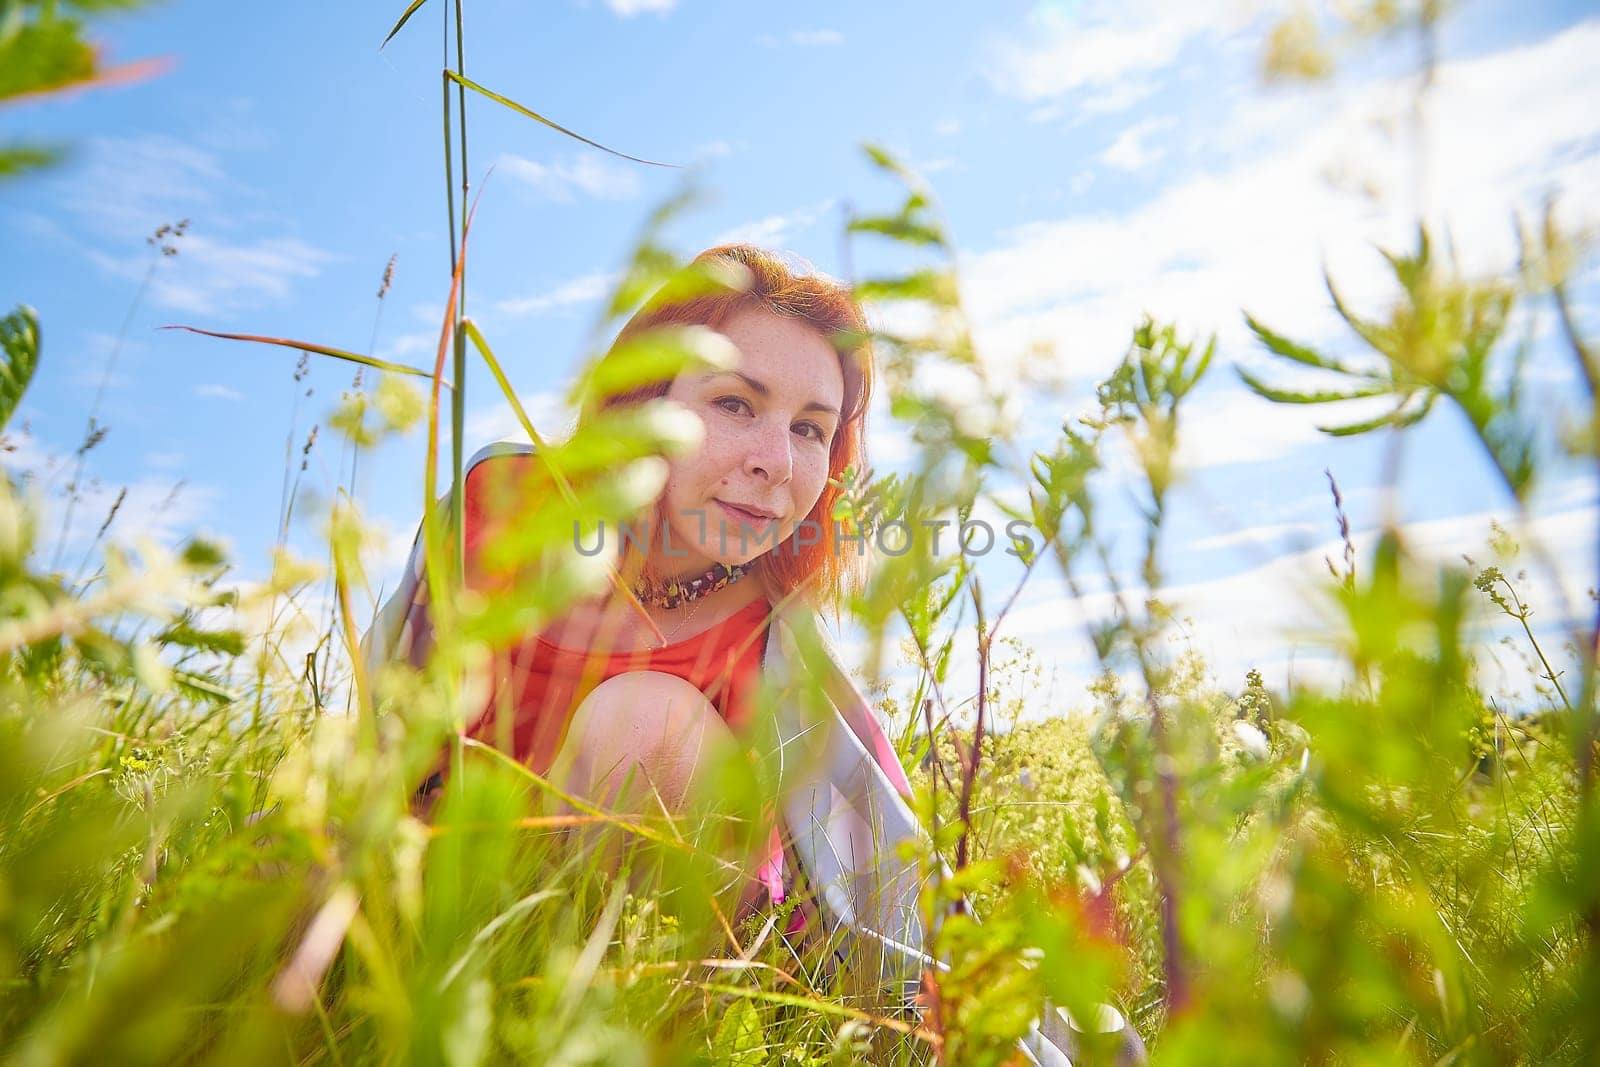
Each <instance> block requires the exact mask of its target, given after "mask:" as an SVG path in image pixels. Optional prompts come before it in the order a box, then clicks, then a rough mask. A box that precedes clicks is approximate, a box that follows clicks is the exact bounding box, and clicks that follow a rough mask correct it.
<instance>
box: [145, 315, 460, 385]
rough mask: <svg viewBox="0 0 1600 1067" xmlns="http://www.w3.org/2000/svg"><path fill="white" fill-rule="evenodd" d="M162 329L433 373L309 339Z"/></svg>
mask: <svg viewBox="0 0 1600 1067" xmlns="http://www.w3.org/2000/svg"><path fill="white" fill-rule="evenodd" d="M157 328H158V329H162V330H188V331H189V332H190V333H198V334H203V335H205V336H206V337H220V338H222V339H223V340H224V341H250V342H253V343H254V344H258V345H277V346H278V347H280V348H292V349H294V350H295V351H297V352H310V353H312V354H313V355H318V356H332V357H333V358H334V359H342V360H345V361H346V362H349V363H360V364H361V365H362V366H364V367H372V368H374V369H376V370H386V371H390V372H392V373H394V374H409V375H411V376H412V377H414V378H432V377H433V375H432V374H430V373H429V372H428V371H425V370H423V369H422V368H421V367H408V366H406V365H405V364H404V363H390V362H389V361H388V360H386V359H378V358H376V357H375V356H364V355H362V354H361V353H359V352H346V351H345V350H344V349H342V348H329V347H328V346H327V345H317V344H312V343H311V342H309V341H291V340H289V339H288V338H286V337H263V336H261V335H259V334H253V333H224V332H222V331H220V330H202V329H200V327H198V326H160V327H157ZM444 386H445V388H446V389H450V388H453V386H452V385H451V384H450V382H449V381H448V380H446V381H445V383H444Z"/></svg>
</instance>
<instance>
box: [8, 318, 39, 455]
mask: <svg viewBox="0 0 1600 1067" xmlns="http://www.w3.org/2000/svg"><path fill="white" fill-rule="evenodd" d="M0 352H3V353H4V358H5V362H4V363H3V364H0V429H4V428H5V425H6V423H7V422H9V421H10V420H11V413H12V412H14V411H16V410H17V405H18V404H20V403H21V402H22V394H23V393H24V392H26V391H27V389H28V383H29V382H30V381H32V380H33V372H34V371H35V370H37V369H38V367H39V316H38V314H37V313H36V312H35V311H34V310H33V309H32V308H31V307H28V306H27V305H25V304H24V305H22V306H20V307H18V308H17V310H15V311H13V312H12V313H11V314H9V315H7V316H6V317H5V318H3V319H0Z"/></svg>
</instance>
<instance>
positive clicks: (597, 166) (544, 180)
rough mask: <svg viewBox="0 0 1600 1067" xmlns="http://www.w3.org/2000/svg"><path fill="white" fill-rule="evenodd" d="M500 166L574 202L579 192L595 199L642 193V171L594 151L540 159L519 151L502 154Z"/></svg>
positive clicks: (549, 195)
mask: <svg viewBox="0 0 1600 1067" xmlns="http://www.w3.org/2000/svg"><path fill="white" fill-rule="evenodd" d="M497 166H498V167H499V169H500V170H501V171H503V172H504V173H506V174H508V175H510V176H511V177H512V178H513V179H514V180H516V181H518V182H521V183H522V184H523V185H525V186H526V187H527V188H529V189H531V190H532V191H533V192H535V193H537V194H538V195H539V196H542V197H544V198H545V199H547V200H554V201H556V202H557V203H562V204H568V203H572V202H573V201H574V200H576V199H577V198H578V197H579V196H585V197H589V198H591V199H594V200H631V199H632V198H633V197H635V196H638V195H639V176H638V173H637V172H636V171H634V170H632V169H630V168H629V167H628V166H626V165H624V164H622V163H620V162H613V161H611V160H609V159H605V158H603V157H601V156H598V155H594V154H583V155H577V156H571V157H569V158H567V159H564V160H561V161H559V162H555V163H538V162H535V161H534V160H531V159H524V158H523V157H521V156H517V155H506V156H502V157H501V159H500V162H499V164H497Z"/></svg>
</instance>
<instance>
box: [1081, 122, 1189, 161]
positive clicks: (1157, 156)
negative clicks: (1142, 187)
mask: <svg viewBox="0 0 1600 1067" xmlns="http://www.w3.org/2000/svg"><path fill="white" fill-rule="evenodd" d="M1177 124H1178V120H1177V119H1175V118H1173V117H1171V116H1170V115H1168V116H1165V117H1162V118H1154V119H1145V120H1144V121H1143V122H1136V123H1134V124H1133V125H1132V126H1129V127H1128V128H1127V129H1125V130H1123V131H1122V133H1120V134H1118V135H1117V139H1116V140H1115V141H1112V142H1111V146H1110V147H1109V148H1107V149H1106V150H1105V151H1104V152H1101V153H1100V157H1099V158H1100V162H1102V163H1104V164H1105V165H1106V166H1108V167H1115V168H1116V169H1118V170H1126V171H1138V170H1143V169H1144V168H1146V167H1148V166H1150V165H1151V164H1152V163H1157V162H1159V161H1160V160H1161V158H1162V157H1163V156H1165V155H1166V154H1167V150H1166V148H1165V147H1163V146H1161V145H1152V144H1151V143H1150V141H1151V139H1152V138H1154V137H1155V136H1156V135H1157V134H1159V133H1161V132H1163V131H1165V130H1170V129H1172V127H1174V126H1176V125H1177Z"/></svg>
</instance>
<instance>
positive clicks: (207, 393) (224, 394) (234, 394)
mask: <svg viewBox="0 0 1600 1067" xmlns="http://www.w3.org/2000/svg"><path fill="white" fill-rule="evenodd" d="M194 395H195V396H204V397H211V398H213V399H216V400H231V401H233V402H234V403H238V402H239V401H241V400H243V399H244V394H243V393H241V392H239V390H237V389H234V388H232V387H231V386H227V385H218V384H216V383H214V382H206V383H204V384H202V385H197V386H195V387H194Z"/></svg>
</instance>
